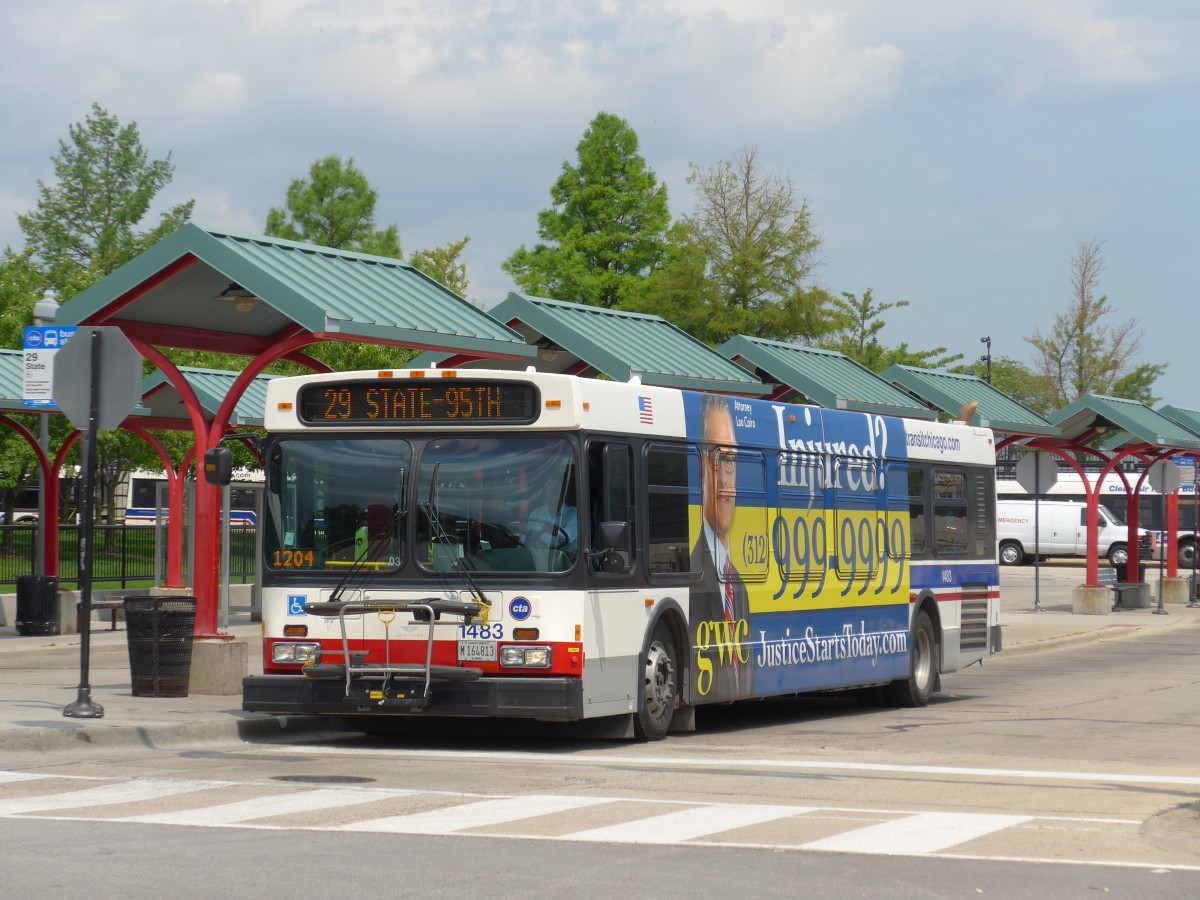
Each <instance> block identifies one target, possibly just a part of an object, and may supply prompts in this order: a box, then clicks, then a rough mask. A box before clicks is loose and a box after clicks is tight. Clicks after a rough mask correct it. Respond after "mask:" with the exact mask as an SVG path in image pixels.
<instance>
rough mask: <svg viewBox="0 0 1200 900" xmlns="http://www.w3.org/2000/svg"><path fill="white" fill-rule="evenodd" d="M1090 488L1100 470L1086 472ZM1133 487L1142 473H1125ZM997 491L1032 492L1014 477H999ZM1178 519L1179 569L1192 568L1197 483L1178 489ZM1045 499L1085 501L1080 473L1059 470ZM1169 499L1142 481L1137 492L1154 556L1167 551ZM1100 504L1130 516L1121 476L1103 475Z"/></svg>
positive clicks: (1016, 495) (1009, 496)
mask: <svg viewBox="0 0 1200 900" xmlns="http://www.w3.org/2000/svg"><path fill="white" fill-rule="evenodd" d="M1085 475H1086V477H1087V479H1088V481H1087V483H1088V485H1089V487H1093V488H1094V486H1095V484H1096V479H1097V478H1099V474H1098V473H1094V472H1086V473H1085ZM1125 477H1126V478H1128V479H1129V483H1130V486H1131V487H1132V486H1133V485H1134V484H1135V483H1136V482H1137V479H1138V478H1139V477H1140V473H1139V472H1126V475H1125ZM996 493H997V495H998V496H999V498H1000V499H1001V500H1025V499H1028V498H1029V496H1030V494H1029V492H1028V491H1026V490H1025V488H1023V487H1021V485H1020V484H1019V483H1017V481H1016V480H1015V479H1009V478H1003V477H1001V478H998V479H997V480H996ZM1178 495H1179V501H1178V510H1179V519H1178V522H1177V525H1176V531H1175V547H1176V560H1177V562H1178V565H1179V566H1180V568H1184V569H1190V568H1193V567H1194V566H1195V565H1196V486H1195V485H1194V484H1183V485H1181V486H1180V488H1179V491H1178ZM1041 499H1043V500H1071V501H1073V502H1077V503H1084V502H1086V494H1085V491H1084V483H1083V481H1082V480H1081V479H1080V477H1079V473H1078V472H1075V471H1073V470H1069V469H1060V470H1059V473H1058V479H1057V480H1056V481H1055V482H1054V484H1053V485H1052V486H1051V487H1050V488H1049V489H1047V490H1045V491H1042V493H1041ZM1166 501H1167V498H1166V497H1165V496H1164V495H1163V494H1160V493H1159V492H1158V491H1156V490H1155V489H1154V488H1152V487H1151V486H1150V485H1149V484H1143V485H1142V489H1141V490H1140V491H1139V492H1138V530H1139V534H1149V535H1150V537H1151V539H1152V540H1151V541H1150V544H1151V546H1152V547H1153V551H1152V555H1153V557H1154V558H1156V559H1159V558H1162V557H1163V555H1164V554H1165V553H1166V552H1167V530H1166V529H1167V502H1166ZM1100 504H1101V505H1102V506H1103V507H1104V508H1105V510H1106V511H1107V512H1108V513H1109V514H1110V516H1111V517H1112V518H1114V519H1116V520H1117V521H1118V522H1124V521H1125V520H1126V519H1127V518H1129V493H1128V492H1127V491H1126V490H1125V483H1124V482H1123V481H1121V476H1120V475H1119V474H1118V473H1116V472H1112V473H1110V474H1108V475H1106V476H1104V484H1103V485H1101V490H1100Z"/></svg>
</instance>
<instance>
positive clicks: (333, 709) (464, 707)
mask: <svg viewBox="0 0 1200 900" xmlns="http://www.w3.org/2000/svg"><path fill="white" fill-rule="evenodd" d="M405 687H406V688H407V689H408V692H409V693H411V694H413V695H417V696H420V695H423V694H424V684H423V683H417V682H409V683H407V684H406V685H405ZM242 709H244V710H245V711H246V712H265V713H276V714H279V715H323V716H324V715H356V716H358V715H363V714H376V715H380V716H387V715H422V716H486V717H497V718H523V719H528V718H535V719H552V720H557V721H567V722H570V721H577V720H579V719H582V718H583V683H582V681H580V680H579V679H577V678H480V679H477V680H475V681H469V682H457V683H456V682H437V681H435V682H434V683H433V685H432V687H431V690H430V694H429V698H428V703H427V704H424V705H409V704H404V703H403V702H402V701H389V700H382V701H381V700H379V699H377V698H372V697H370V696H369V695H368V693H367V691H366V690H365V689H362V688H359V687H358V686H357V685H356V684H354V683H353V682H352V683H351V690H350V695H349V696H347V694H346V682H345V681H344V680H342V679H311V678H305V677H304V676H303V675H251V676H249V677H247V678H245V679H243V680H242Z"/></svg>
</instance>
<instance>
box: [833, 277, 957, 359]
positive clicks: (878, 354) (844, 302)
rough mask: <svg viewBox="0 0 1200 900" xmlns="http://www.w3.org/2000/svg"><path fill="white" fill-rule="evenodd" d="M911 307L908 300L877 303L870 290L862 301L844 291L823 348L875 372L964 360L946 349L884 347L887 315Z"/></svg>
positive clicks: (835, 301)
mask: <svg viewBox="0 0 1200 900" xmlns="http://www.w3.org/2000/svg"><path fill="white" fill-rule="evenodd" d="M908 305H909V302H908V301H907V300H895V301H893V302H891V303H877V302H876V301H875V297H874V295H873V294H872V293H871V289H870V288H867V289H866V290H865V291H864V292H863V295H862V297H861V298H860V297H857V296H855V295H854V294H851V293H849V292H846V291H843V292H842V295H841V297H832V298H830V310H829V314H830V319H831V321H832V322H833V326H832V329H831V331H830V332H829V334H828V335H827V336H826V337H825V338H824V339H823V340H822V341H821V346H822V347H823V348H825V349H826V350H836V351H837V352H839V353H842V354H845V355H846V356H848V357H849V358H850V359H852V360H854V361H855V362H857V363H858V364H859V365H861V366H865V367H866V368H868V369H870V370H871V371H872V372H882V371H883V370H884V369H886V368H888V367H889V366H894V365H902V366H916V367H918V368H922V369H943V368H946V367H947V366H949V365H950V364H951V363H954V362H957V361H958V360H960V359H962V354H961V353H955V354H951V353H949V351H948V350H947V349H946V348H945V347H934V348H933V349H932V350H912V349H910V348H909V346H908V344H907V343H902V344H900V345H899V346H898V347H894V348H888V347H885V346H884V345H883V344H882V343H880V341H879V333H880V332H881V331H882V330H883V329H884V328H885V327H886V325H887V323H886V322H884V320H883V318H882V316H883V314H884V313H885V312H887V311H888V310H889V309H904V308H905V307H907V306H908Z"/></svg>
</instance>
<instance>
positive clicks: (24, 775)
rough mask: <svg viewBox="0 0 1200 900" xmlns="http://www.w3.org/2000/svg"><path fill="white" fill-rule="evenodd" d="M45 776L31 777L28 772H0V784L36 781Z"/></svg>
mask: <svg viewBox="0 0 1200 900" xmlns="http://www.w3.org/2000/svg"><path fill="white" fill-rule="evenodd" d="M45 777H47V776H45V775H32V774H30V773H28V772H0V784H12V783H13V782H15V781H36V780H37V779H39V778H45Z"/></svg>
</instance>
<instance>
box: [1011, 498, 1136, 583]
mask: <svg viewBox="0 0 1200 900" xmlns="http://www.w3.org/2000/svg"><path fill="white" fill-rule="evenodd" d="M1097 517H1098V518H1097V525H1096V530H1097V535H1098V537H1097V546H1098V548H1099V555H1100V556H1105V557H1108V561H1109V563H1110V564H1112V565H1113V566H1117V567H1120V566H1123V565H1125V563H1126V562H1128V561H1129V548H1128V546H1127V536H1128V531H1129V529H1128V528H1127V527H1126V525H1125V524H1124V523H1123V522H1121V521H1120V520H1119V519H1117V518H1116V517H1115V516H1114V515H1113V514H1112V513H1111V512H1109V511H1108V510H1106V509H1105V508H1104V507H1103V506H1101V507H1100V508H1099V509H1098V510H1097ZM1037 524H1038V540H1037V541H1036V542H1035V541H1034V501H1033V500H997V501H996V543H997V544H998V545H999V547H1000V562H1001V564H1002V565H1006V566H1019V565H1020V564H1021V563H1023V562H1024V561H1025V559H1026V558H1027V557H1032V556H1033V554H1034V553H1037V554H1038V555H1039V556H1043V557H1044V556H1087V505H1086V504H1084V503H1072V502H1071V501H1068V500H1043V501H1041V502H1040V503H1039V504H1037ZM1138 532H1139V534H1140V535H1142V540H1148V539H1149V536H1148V533H1147V532H1146V530H1145V529H1144V528H1141V529H1138ZM1035 548H1036V549H1035Z"/></svg>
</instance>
